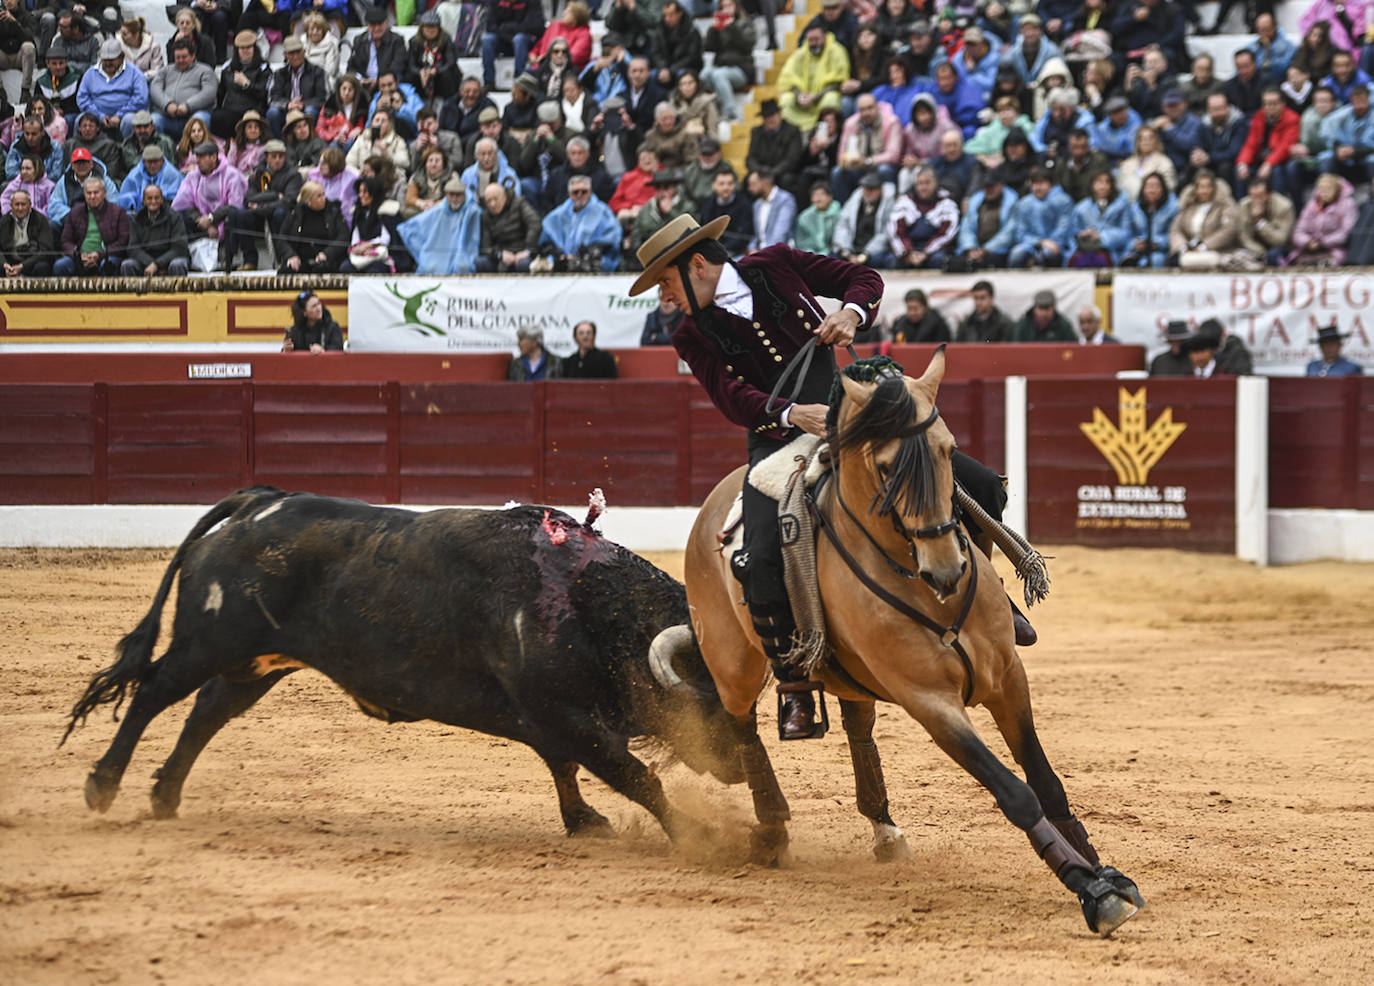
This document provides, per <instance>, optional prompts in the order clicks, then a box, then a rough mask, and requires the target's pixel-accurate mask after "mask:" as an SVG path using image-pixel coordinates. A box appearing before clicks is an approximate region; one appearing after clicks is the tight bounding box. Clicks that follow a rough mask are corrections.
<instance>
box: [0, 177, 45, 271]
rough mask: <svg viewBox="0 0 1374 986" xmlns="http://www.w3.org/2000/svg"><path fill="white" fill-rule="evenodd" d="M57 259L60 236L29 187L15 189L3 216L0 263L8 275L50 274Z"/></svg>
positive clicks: (0, 233) (0, 226)
mask: <svg viewBox="0 0 1374 986" xmlns="http://www.w3.org/2000/svg"><path fill="white" fill-rule="evenodd" d="M56 259H57V238H56V236H55V235H54V234H53V228H52V224H51V223H49V222H48V220H47V218H46V217H45V216H44V215H43V213H42V211H41V210H39V209H35V208H34V207H33V199H32V198H31V197H30V195H29V192H28V190H27V189H24V188H21V189H18V190H17V191H15V192H14V194H13V196H11V198H10V200H9V207H8V208H7V209H6V210H5V213H4V215H3V216H0V264H3V266H4V274H5V276H6V277H47V276H48V275H49V274H51V273H52V265H53V261H54V260H56Z"/></svg>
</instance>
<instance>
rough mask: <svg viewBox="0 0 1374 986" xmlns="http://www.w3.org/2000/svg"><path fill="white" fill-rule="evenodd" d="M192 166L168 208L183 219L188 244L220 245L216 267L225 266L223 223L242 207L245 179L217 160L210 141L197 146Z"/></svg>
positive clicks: (220, 159) (217, 147) (227, 164)
mask: <svg viewBox="0 0 1374 986" xmlns="http://www.w3.org/2000/svg"><path fill="white" fill-rule="evenodd" d="M195 153H196V166H195V167H194V168H192V169H191V170H190V171H189V172H187V173H186V176H185V178H183V179H182V182H181V188H180V189H178V190H177V194H176V198H174V199H173V200H172V208H173V209H174V210H176V211H177V212H179V213H181V214H182V216H184V217H185V219H186V235H187V237H188V238H190V239H191V240H198V239H201V238H202V237H207V236H208V237H210V238H211V239H213V240H218V241H219V242H220V244H221V249H220V253H221V256H220V261H221V263H220V266H222V267H227V266H228V258H227V257H224V256H223V243H224V234H225V230H224V220H225V219H226V218H228V216H229V211H230V210H231V209H235V208H238V207H240V206H242V205H243V198H244V195H245V194H247V191H248V179H247V178H245V177H244V174H243V172H242V171H239V170H238V169H237V168H235V167H232V166H231V165H230V164H229V162H228V161H227V160H225V159H224V158H223V157H221V155H220V152H219V145H217V144H216V143H215V142H214V141H212V140H207V141H205V142H204V143H201V144H198V145H197V146H196V149H195Z"/></svg>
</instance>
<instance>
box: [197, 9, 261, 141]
mask: <svg viewBox="0 0 1374 986" xmlns="http://www.w3.org/2000/svg"><path fill="white" fill-rule="evenodd" d="M271 86H272V69H271V67H270V66H268V64H267V61H266V60H265V59H264V58H263V57H262V52H261V51H259V50H258V37H257V35H256V34H254V33H253V32H252V31H240V32H239V33H238V34H236V35H234V56H233V57H232V58H230V59H229V64H228V65H226V66H225V68H224V71H223V72H222V73H220V77H219V93H218V97H217V108H216V109H215V111H214V112H213V113H211V114H210V132H211V133H212V134H214V135H215V136H216V137H219V138H220V139H221V140H228V139H229V138H230V137H232V136H233V135H234V128H235V127H236V126H237V125H238V122H239V119H240V118H241V117H242V116H243V115H244V114H245V113H247V112H248V111H249V110H252V111H253V112H255V113H257V114H259V115H262V114H264V113H266V112H267V93H268V91H269V90H270V89H271Z"/></svg>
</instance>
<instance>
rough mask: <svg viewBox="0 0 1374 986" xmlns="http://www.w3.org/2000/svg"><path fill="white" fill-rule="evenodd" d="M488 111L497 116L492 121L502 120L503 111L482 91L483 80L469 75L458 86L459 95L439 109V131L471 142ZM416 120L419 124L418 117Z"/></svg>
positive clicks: (445, 102)
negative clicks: (453, 134)
mask: <svg viewBox="0 0 1374 986" xmlns="http://www.w3.org/2000/svg"><path fill="white" fill-rule="evenodd" d="M487 110H491V111H492V112H493V113H494V114H495V116H494V117H492V119H495V120H500V119H501V111H500V110H498V109H497V108H496V104H495V103H493V102H492V101H491V97H490V96H488V95H487V94H486V92H485V91H484V90H483V89H482V80H481V79H479V78H477V77H476V76H475V75H469V76H468V77H467V78H465V79H464V80H463V81H462V82H460V83H459V84H458V94H457V95H456V96H453V97H452V98H450V99H446V100H444V104H443V105H442V106H440V107H439V129H440V130H447V131H449V132H450V133H455V134H457V135H458V138H459V140H463V141H466V140H469V139H471V138H472V136H473V134H475V133H477V128H478V127H479V126H480V125H481V124H482V123H484V122H486V120H485V119H484V117H485V116H486V115H487ZM416 119H417V122H418V116H417V118H416Z"/></svg>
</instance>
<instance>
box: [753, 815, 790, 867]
mask: <svg viewBox="0 0 1374 986" xmlns="http://www.w3.org/2000/svg"><path fill="white" fill-rule="evenodd" d="M749 862H751V863H754V864H755V865H758V866H767V867H769V868H770V869H781V868H783V867H785V866H788V865H789V864H790V863H791V862H792V854H791V853H790V852H789V851H788V849H787V827H786V826H784V825H756V826H754V828H753V830H752V831H751V832H750V833H749Z"/></svg>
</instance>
